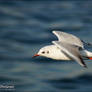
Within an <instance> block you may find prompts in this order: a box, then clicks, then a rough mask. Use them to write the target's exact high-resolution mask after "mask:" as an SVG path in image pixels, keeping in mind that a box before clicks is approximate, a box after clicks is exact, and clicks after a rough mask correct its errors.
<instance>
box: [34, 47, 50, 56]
mask: <svg viewBox="0 0 92 92" xmlns="http://www.w3.org/2000/svg"><path fill="white" fill-rule="evenodd" d="M50 53H51V46H45V47H43V48H41V49H40V50H39V51H38V53H37V54H35V55H34V56H33V57H37V56H44V57H49V56H50Z"/></svg>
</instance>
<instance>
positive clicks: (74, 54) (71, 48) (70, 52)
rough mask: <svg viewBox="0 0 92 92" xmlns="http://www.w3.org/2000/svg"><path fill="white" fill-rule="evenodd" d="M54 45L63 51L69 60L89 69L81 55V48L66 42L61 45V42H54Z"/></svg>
mask: <svg viewBox="0 0 92 92" xmlns="http://www.w3.org/2000/svg"><path fill="white" fill-rule="evenodd" d="M52 43H53V44H55V45H56V46H57V47H59V48H60V49H61V51H62V52H63V53H64V54H65V55H67V56H68V57H69V58H71V59H73V60H75V61H77V62H78V63H79V64H80V65H81V66H83V67H87V66H86V64H85V63H84V61H83V59H82V57H81V55H80V52H79V48H80V47H78V46H75V45H71V44H69V43H65V42H63V43H61V42H59V41H53V42H52Z"/></svg>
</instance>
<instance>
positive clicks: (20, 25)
mask: <svg viewBox="0 0 92 92" xmlns="http://www.w3.org/2000/svg"><path fill="white" fill-rule="evenodd" d="M52 30H61V31H64V32H68V33H72V34H74V35H76V36H78V37H80V38H81V39H83V40H85V41H87V42H92V1H91V0H84V1H83V0H76V1H70V0H69V1H68V0H67V1H66V0H65V1H64V0H62V1H60V0H57V1H56V0H53V1H52V0H47V1H46V0H43V1H42V0H38V1H37V0H32V1H26V0H25V1H22V0H21V1H19V0H18V1H17V0H15V1H13V0H11V1H10V0H0V85H3V83H4V84H7V83H8V84H11V85H14V87H15V89H14V90H12V89H11V90H8V89H3V90H2V89H0V92H1V91H3V92H4V91H11V92H12V91H16V92H20V91H21V92H37V91H39V92H92V62H91V60H89V61H90V62H88V61H87V60H86V61H85V63H86V64H87V66H88V69H84V68H83V67H81V66H80V65H79V64H77V63H76V62H71V61H66V62H64V61H55V60H51V59H47V58H42V57H38V58H35V59H32V58H31V57H32V56H33V54H35V53H36V52H37V51H38V50H39V49H40V48H41V47H42V46H45V45H48V44H51V41H53V40H56V39H57V38H56V37H55V36H54V35H53V34H52ZM87 48H88V47H87ZM89 49H90V50H92V47H90V48H89Z"/></svg>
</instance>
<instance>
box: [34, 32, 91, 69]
mask: <svg viewBox="0 0 92 92" xmlns="http://www.w3.org/2000/svg"><path fill="white" fill-rule="evenodd" d="M53 34H55V35H56V36H57V38H58V41H52V45H47V46H44V47H42V48H41V49H40V50H39V51H38V53H37V54H35V55H34V56H33V57H36V56H44V57H47V58H52V59H55V60H75V61H76V62H77V63H79V64H80V65H81V66H83V67H85V68H87V65H86V64H85V62H84V59H91V60H92V52H90V51H88V50H86V49H85V48H84V42H83V41H81V40H80V39H79V38H78V37H76V36H74V35H72V34H69V33H66V32H61V31H53Z"/></svg>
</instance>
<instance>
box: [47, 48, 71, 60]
mask: <svg viewBox="0 0 92 92" xmlns="http://www.w3.org/2000/svg"><path fill="white" fill-rule="evenodd" d="M47 57H49V58H52V59H56V60H71V59H70V58H69V57H68V56H67V55H65V54H64V53H63V52H62V51H61V50H60V49H58V48H57V47H56V46H53V50H52V53H50V54H49V56H47Z"/></svg>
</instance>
